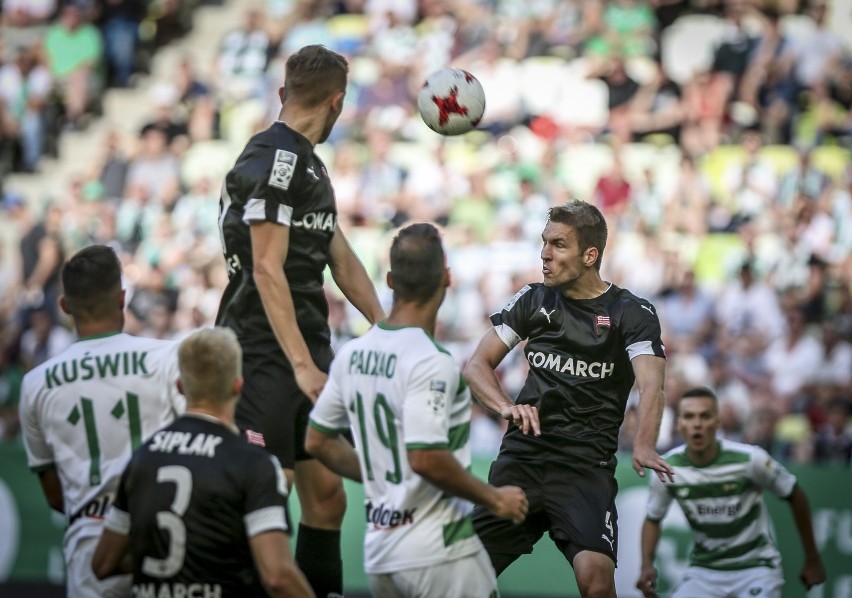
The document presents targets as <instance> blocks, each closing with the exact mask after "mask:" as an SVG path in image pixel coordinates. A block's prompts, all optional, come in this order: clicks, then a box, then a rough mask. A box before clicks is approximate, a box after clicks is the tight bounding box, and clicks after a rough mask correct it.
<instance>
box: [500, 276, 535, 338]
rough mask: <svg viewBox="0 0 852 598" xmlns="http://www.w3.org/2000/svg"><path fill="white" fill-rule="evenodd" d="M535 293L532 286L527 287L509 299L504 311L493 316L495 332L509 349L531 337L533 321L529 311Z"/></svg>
mask: <svg viewBox="0 0 852 598" xmlns="http://www.w3.org/2000/svg"><path fill="white" fill-rule="evenodd" d="M534 293H535V291H534V287H533V286H532V285H525V286H524V287H523V288H522V289H521V290H519V291H518V292H517V293H515V296H514V297H512V298H511V299H509V302H508V303H506V305H504V306H503V309H502V310H500V311H498V312H497V313H495V314H492V316H491V324H492V325H493V326H494V331H495V332H496V333H497V336H499V337H500V339H501V340H502V341H503V342H504V343H506V346H507V347H509V349H512V348H513V347H514V346H515V345H517V344H518V343H519V342H521V341H522V340H524V339H525V338H527V337H528V336H529V332H530V321H531V318H530V313H529V309H530V305H531V304H532V303H531V298H532V296H533V295H534Z"/></svg>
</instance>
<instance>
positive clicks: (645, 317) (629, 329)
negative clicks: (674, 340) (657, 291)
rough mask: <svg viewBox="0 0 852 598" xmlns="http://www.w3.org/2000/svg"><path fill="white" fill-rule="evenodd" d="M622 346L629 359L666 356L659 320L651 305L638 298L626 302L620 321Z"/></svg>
mask: <svg viewBox="0 0 852 598" xmlns="http://www.w3.org/2000/svg"><path fill="white" fill-rule="evenodd" d="M621 332H622V334H623V337H624V345H625V348H626V350H627V353H628V355H629V357H630V359H633V358H634V357H636V356H637V355H656V356H657V357H663V358H665V356H666V349H665V347H664V346H663V340H662V332H661V329H660V318H659V317H658V316H657V310H656V309H655V308H654V306H653V305H651V303H649V302H648V301H647V300H645V299H641V298H639V297H635V298H633V300H631V301H627V302H626V303H625V306H624V315H623V317H622V320H621Z"/></svg>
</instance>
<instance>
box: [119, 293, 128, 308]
mask: <svg viewBox="0 0 852 598" xmlns="http://www.w3.org/2000/svg"><path fill="white" fill-rule="evenodd" d="M126 295H127V291H126V290H124V289H121V291H119V293H118V308H119V309H124V303H125V301H124V299H125V297H126Z"/></svg>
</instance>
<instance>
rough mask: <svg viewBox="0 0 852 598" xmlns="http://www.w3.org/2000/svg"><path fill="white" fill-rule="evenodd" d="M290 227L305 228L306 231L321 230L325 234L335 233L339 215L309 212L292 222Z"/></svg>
mask: <svg viewBox="0 0 852 598" xmlns="http://www.w3.org/2000/svg"><path fill="white" fill-rule="evenodd" d="M290 226H295V227H298V228H303V229H305V230H321V231H323V232H329V233H330V232H334V227H335V226H337V214H334V213H333V212H308V213H307V214H305V215H304V216H302V217H301V218H300V219H299V220H293V221H291V222H290Z"/></svg>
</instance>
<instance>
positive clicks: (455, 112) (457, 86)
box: [417, 67, 485, 135]
mask: <svg viewBox="0 0 852 598" xmlns="http://www.w3.org/2000/svg"><path fill="white" fill-rule="evenodd" d="M417 109H418V110H419V111H420V117H421V118H422V119H423V122H424V123H426V126H427V127H429V128H430V129H432V130H433V131H435V132H436V133H440V134H441V135H461V134H463V133H467V132H468V131H471V130H473V129H474V128H476V125H478V124H479V121H480V120H481V119H482V114H483V112H485V92H484V91H483V90H482V85H481V84H480V83H479V81H478V80H477V79H476V77H474V76H473V75H471V74H470V73H468V72H467V71H463V70H461V69H456V68H449V67H447V68H443V69H441V70H439V71H436V72H434V73H432V74H431V75H429V76H428V77H427V78H426V82H425V83H423V87H422V88H421V89H420V94H419V96H418V98H417Z"/></svg>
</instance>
